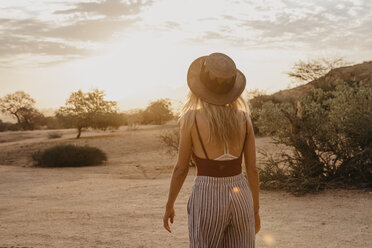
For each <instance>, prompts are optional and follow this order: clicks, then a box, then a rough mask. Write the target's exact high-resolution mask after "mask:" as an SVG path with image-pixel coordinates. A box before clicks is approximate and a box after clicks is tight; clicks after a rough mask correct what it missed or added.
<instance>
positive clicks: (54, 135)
mask: <svg viewBox="0 0 372 248" xmlns="http://www.w3.org/2000/svg"><path fill="white" fill-rule="evenodd" d="M61 137H62V134H61V133H58V132H51V133H48V139H58V138H61Z"/></svg>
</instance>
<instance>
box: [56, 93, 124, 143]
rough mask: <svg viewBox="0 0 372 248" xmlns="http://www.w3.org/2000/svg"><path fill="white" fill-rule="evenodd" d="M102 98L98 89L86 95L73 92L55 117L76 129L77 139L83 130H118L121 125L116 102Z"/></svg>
mask: <svg viewBox="0 0 372 248" xmlns="http://www.w3.org/2000/svg"><path fill="white" fill-rule="evenodd" d="M104 97H105V93H104V91H100V90H98V89H93V90H92V91H90V92H87V93H84V92H82V91H81V90H79V91H77V92H73V93H71V95H70V97H69V98H68V99H67V100H66V106H64V107H60V108H59V109H58V110H57V111H56V117H57V118H58V119H59V120H61V121H63V122H65V123H66V125H68V126H73V127H75V128H77V130H78V134H77V136H76V138H77V139H78V138H80V135H81V131H82V129H83V128H88V127H92V128H94V129H102V130H105V129H107V128H108V127H114V128H118V127H119V126H120V124H121V123H120V121H118V118H119V117H118V115H119V114H118V113H117V110H118V107H117V102H115V101H106V100H104Z"/></svg>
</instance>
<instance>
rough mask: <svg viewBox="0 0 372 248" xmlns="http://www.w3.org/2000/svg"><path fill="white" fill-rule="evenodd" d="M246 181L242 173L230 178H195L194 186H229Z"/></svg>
mask: <svg viewBox="0 0 372 248" xmlns="http://www.w3.org/2000/svg"><path fill="white" fill-rule="evenodd" d="M242 180H246V178H245V176H244V174H243V173H240V174H239V175H236V176H231V177H210V176H196V177H195V180H194V183H195V184H230V183H236V182H240V181H242Z"/></svg>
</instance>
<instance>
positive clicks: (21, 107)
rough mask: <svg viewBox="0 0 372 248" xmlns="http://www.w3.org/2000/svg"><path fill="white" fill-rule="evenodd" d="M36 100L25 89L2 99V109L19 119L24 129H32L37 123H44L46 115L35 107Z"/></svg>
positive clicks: (0, 108) (0, 102)
mask: <svg viewBox="0 0 372 248" xmlns="http://www.w3.org/2000/svg"><path fill="white" fill-rule="evenodd" d="M34 105H35V100H34V99H33V98H31V96H30V95H29V94H27V93H25V92H23V91H17V92H15V93H12V94H7V95H6V96H4V97H3V98H1V99H0V111H1V112H2V113H4V114H7V115H11V116H13V117H14V118H16V119H17V123H18V125H19V126H20V127H22V129H25V130H26V129H29V130H32V129H34V128H35V125H37V124H43V122H44V115H43V114H41V113H40V112H39V111H38V110H37V109H35V107H34Z"/></svg>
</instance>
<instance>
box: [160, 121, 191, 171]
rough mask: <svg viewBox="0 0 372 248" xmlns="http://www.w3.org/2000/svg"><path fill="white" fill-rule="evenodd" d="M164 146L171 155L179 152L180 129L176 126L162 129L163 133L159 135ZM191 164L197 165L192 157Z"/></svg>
mask: <svg viewBox="0 0 372 248" xmlns="http://www.w3.org/2000/svg"><path fill="white" fill-rule="evenodd" d="M158 138H159V140H160V142H161V143H162V146H163V148H165V150H166V152H167V153H168V154H170V155H175V154H177V153H178V148H179V140H180V129H179V128H174V129H172V130H162V132H161V134H160V135H159V136H158ZM189 165H190V166H195V164H194V163H193V161H192V160H191V159H190V161H189Z"/></svg>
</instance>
